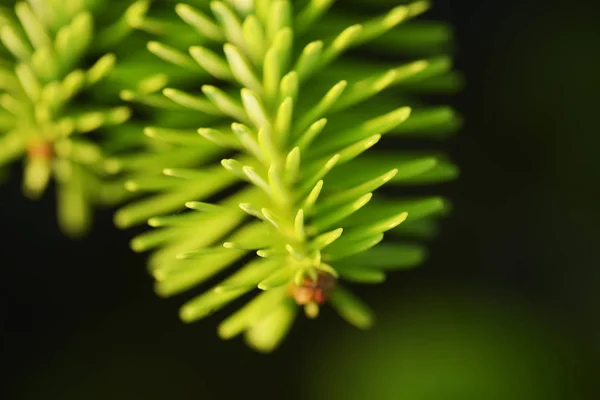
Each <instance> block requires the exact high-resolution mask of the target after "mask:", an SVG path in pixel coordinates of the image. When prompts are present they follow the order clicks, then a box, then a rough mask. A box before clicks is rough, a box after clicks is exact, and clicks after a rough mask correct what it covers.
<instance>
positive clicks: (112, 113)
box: [0, 0, 162, 236]
mask: <svg viewBox="0 0 600 400" xmlns="http://www.w3.org/2000/svg"><path fill="white" fill-rule="evenodd" d="M10 3H12V4H10V5H7V6H6V7H0V167H2V168H5V167H6V166H7V165H8V164H11V163H12V162H15V161H22V163H23V166H24V173H23V184H22V186H23V191H24V194H25V195H26V196H27V197H30V198H38V197H40V196H41V195H42V194H43V192H44V191H45V189H46V187H47V186H48V184H49V183H50V182H51V178H54V180H55V182H56V192H57V197H58V200H57V204H58V219H59V223H60V225H61V228H62V229H63V230H64V231H65V232H66V233H67V234H70V235H73V236H78V235H81V234H83V233H85V231H86V230H87V229H88V228H89V226H90V220H91V214H92V207H93V206H94V205H105V204H114V203H116V202H118V201H121V200H123V199H124V198H126V197H129V194H128V192H126V191H125V190H124V188H123V182H122V181H119V180H117V181H116V182H112V183H111V182H110V179H109V177H110V175H111V174H113V173H114V172H115V171H114V168H113V169H111V168H110V163H109V164H108V165H106V163H105V162H104V158H105V156H106V155H107V154H112V153H115V152H120V153H122V152H126V151H128V150H129V149H130V148H131V147H132V146H135V147H138V148H139V147H140V145H144V143H143V141H141V140H140V136H139V135H138V134H137V132H140V131H141V128H142V126H141V125H140V123H139V122H135V121H131V120H130V117H131V115H132V109H131V107H129V106H125V105H123V103H122V101H121V99H120V98H119V94H120V92H124V93H126V92H127V91H130V90H134V89H135V90H142V91H143V90H146V91H149V90H151V88H152V85H155V82H156V81H157V80H160V76H159V75H157V72H158V71H159V70H160V69H161V68H162V66H161V65H160V63H157V62H149V59H150V57H149V55H148V53H147V52H146V51H145V49H144V46H143V44H144V43H145V41H147V38H148V32H151V33H153V34H157V33H158V34H160V32H154V31H153V30H152V19H151V17H150V16H148V11H149V8H150V5H151V4H150V2H149V1H147V0H138V1H133V0H126V1H119V2H109V1H105V0H29V1H19V2H10ZM144 31H147V32H144ZM151 60H153V59H151ZM153 61H154V60H153ZM151 118H152V119H154V118H155V117H154V116H152V117H151Z"/></svg>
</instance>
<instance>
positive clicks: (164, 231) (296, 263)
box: [115, 0, 458, 351]
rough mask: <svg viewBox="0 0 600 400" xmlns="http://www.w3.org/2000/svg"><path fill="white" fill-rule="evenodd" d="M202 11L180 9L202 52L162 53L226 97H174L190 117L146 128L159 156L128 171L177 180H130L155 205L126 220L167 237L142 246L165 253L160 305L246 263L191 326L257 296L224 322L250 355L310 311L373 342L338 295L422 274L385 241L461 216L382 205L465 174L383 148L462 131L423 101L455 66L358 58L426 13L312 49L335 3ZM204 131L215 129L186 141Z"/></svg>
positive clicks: (136, 161) (403, 248)
mask: <svg viewBox="0 0 600 400" xmlns="http://www.w3.org/2000/svg"><path fill="white" fill-rule="evenodd" d="M196 3H198V4H197V7H192V6H190V5H186V4H178V5H177V6H176V12H177V14H178V15H179V16H180V17H181V19H182V20H183V21H184V22H185V23H187V24H188V25H190V26H191V27H192V28H194V29H195V30H196V31H197V33H198V34H199V36H200V38H201V40H199V43H200V44H195V45H192V46H191V47H189V49H188V52H184V51H182V50H179V49H177V48H175V47H172V46H169V45H166V44H164V43H160V42H156V41H155V42H151V43H149V45H148V48H149V50H150V51H151V52H153V53H154V54H156V55H157V56H158V57H160V58H162V59H163V60H166V61H169V62H171V63H172V64H175V65H178V66H180V67H182V68H185V69H187V70H190V71H193V70H197V71H198V76H200V77H202V79H206V78H205V77H206V75H207V74H209V75H211V76H212V77H213V81H214V84H212V82H211V84H204V85H203V86H202V87H201V93H188V92H186V91H183V90H179V89H175V88H165V89H164V90H163V94H164V96H165V98H166V99H168V100H169V101H170V102H171V103H165V102H161V106H164V107H165V108H173V109H178V108H180V109H187V110H189V111H188V112H187V113H185V112H182V111H178V113H177V116H178V117H179V118H181V120H180V123H179V124H178V126H176V127H174V128H173V127H169V128H165V127H159V126H152V127H148V128H146V129H145V134H146V135H147V136H149V137H151V138H153V139H155V140H156V141H157V142H158V143H161V144H162V145H163V147H162V149H161V151H158V152H156V153H154V154H152V155H148V154H141V155H139V156H132V157H126V158H122V159H120V160H115V162H117V163H119V164H120V165H121V167H122V168H125V169H127V168H131V169H133V170H135V169H136V165H148V166H149V165H153V166H154V168H157V167H161V168H162V169H163V176H149V175H147V174H140V175H139V176H137V177H135V176H134V177H132V179H131V180H130V181H129V182H128V184H127V186H128V188H129V189H130V190H133V191H137V192H147V193H152V194H153V195H151V196H149V197H147V198H145V199H143V200H141V201H139V202H136V203H133V204H130V205H128V206H126V207H124V208H122V209H121V210H119V211H118V213H117V214H116V216H115V221H116V223H117V224H118V225H119V226H121V227H128V226H132V225H135V224H138V223H141V222H144V221H146V220H147V222H148V224H149V225H151V226H152V227H155V228H157V229H154V230H151V231H149V232H146V233H143V234H141V235H139V236H138V237H136V238H135V239H134V240H133V241H132V247H133V248H134V250H136V251H148V250H153V253H152V254H151V256H150V258H149V266H150V269H151V272H152V274H153V276H154V277H155V278H156V280H157V284H156V290H157V292H158V293H159V294H160V295H162V296H170V295H174V294H176V293H180V292H182V291H184V290H186V289H190V288H192V287H194V286H196V285H199V284H201V283H203V282H206V281H209V280H210V279H211V278H212V277H214V276H215V275H217V274H220V273H221V272H222V271H225V269H226V268H228V267H230V266H231V265H233V264H234V263H236V262H239V261H241V260H243V265H242V266H241V267H240V268H239V269H238V270H237V271H236V272H234V273H233V274H232V275H230V276H229V277H227V278H226V279H224V280H222V281H221V282H219V283H218V284H216V285H215V286H214V287H212V288H211V289H209V290H208V291H206V292H205V293H204V294H201V295H199V296H197V297H195V298H193V299H191V300H190V301H188V302H187V303H186V304H185V305H184V306H183V307H182V308H181V313H180V315H181V318H182V319H183V320H184V321H186V322H192V321H196V320H198V319H200V318H203V317H205V316H207V315H209V314H211V313H213V312H215V311H217V310H219V309H221V308H222V307H224V306H225V305H227V304H229V303H230V302H232V301H234V300H236V299H238V298H240V297H242V296H244V295H246V294H248V293H250V292H252V291H253V290H254V289H257V288H258V289H259V290H260V291H261V293H260V294H259V295H258V296H256V297H255V298H254V299H252V300H250V301H249V302H248V303H247V304H246V305H245V306H243V307H242V308H241V309H240V310H239V311H237V312H236V313H234V314H233V315H231V316H230V317H228V318H227V319H225V320H224V321H223V322H222V323H221V324H220V326H219V335H220V336H221V337H222V338H226V339H228V338H232V337H234V336H236V335H238V334H240V333H243V332H245V337H246V340H247V342H248V343H249V344H250V345H251V346H252V347H254V348H256V349H258V350H260V351H271V350H272V349H274V348H275V347H276V346H277V345H278V344H279V343H280V341H281V340H282V338H283V337H284V336H285V334H286V332H287V331H288V330H289V328H290V326H291V324H292V322H293V320H294V318H295V315H296V312H297V309H298V305H300V306H302V307H303V308H304V311H305V313H306V315H307V316H308V317H310V318H314V317H316V316H317V315H318V313H319V307H320V305H321V304H323V303H325V302H328V303H330V304H331V305H332V306H333V307H334V308H335V309H336V310H337V311H338V313H339V314H340V315H341V316H342V317H343V318H345V319H346V320H348V321H349V322H350V323H352V324H354V325H356V326H357V327H360V328H368V327H369V326H371V324H372V322H373V315H372V312H371V310H370V309H369V308H368V306H366V305H364V304H363V303H362V302H361V301H360V300H359V299H358V298H357V297H355V296H354V295H353V294H352V293H351V292H350V291H349V290H348V289H347V288H345V287H344V286H342V285H341V284H340V283H339V281H340V280H346V281H350V282H362V283H379V282H381V281H383V280H384V278H385V273H386V272H387V271H389V270H393V269H401V268H409V267H412V266H414V265H417V264H418V263H419V262H421V261H422V259H423V256H424V252H423V249H422V247H420V246H418V245H415V244H411V243H403V244H398V243H396V242H389V243H380V242H381V241H382V240H383V237H384V233H385V232H387V231H392V232H397V233H398V234H402V235H405V236H412V237H415V236H419V235H427V234H428V233H430V232H431V230H432V229H434V227H435V223H434V222H433V221H434V217H435V216H436V215H438V214H439V213H441V212H444V211H445V210H446V209H447V204H446V202H445V201H444V200H443V199H441V198H439V197H424V198H416V199H400V200H399V199H397V198H393V197H390V196H384V195H380V194H377V195H376V194H375V192H377V191H378V189H379V188H380V187H382V186H384V185H393V184H395V185H415V184H423V183H433V182H440V181H444V180H448V179H452V178H454V177H455V175H456V168H455V167H454V166H453V165H452V164H451V163H450V162H448V161H447V160H446V159H445V158H444V157H443V156H442V157H440V156H437V155H433V154H411V153H405V152H399V151H394V150H389V149H386V148H385V147H384V146H376V145H377V144H378V143H379V142H380V140H381V139H382V135H386V134H389V135H392V136H400V135H403V136H409V135H422V134H423V133H436V132H438V133H439V132H442V133H443V132H448V131H451V130H453V129H454V128H455V127H456V126H457V125H458V122H457V121H458V118H457V117H456V115H455V113H454V112H453V111H452V110H451V109H450V108H448V107H443V106H442V107H423V106H421V105H419V103H418V102H415V100H414V93H415V91H419V90H420V91H427V90H432V89H433V90H438V89H444V88H446V89H447V88H448V87H449V86H454V83H456V76H455V75H454V74H452V73H451V72H450V70H451V63H450V61H449V59H448V57H445V56H441V57H432V58H428V59H421V60H417V61H412V62H408V63H404V64H402V65H399V66H398V65H394V66H390V67H382V66H381V64H375V65H371V64H369V63H368V62H366V61H364V60H361V61H356V60H352V58H351V57H345V56H344V54H345V53H348V52H349V51H350V50H351V49H352V48H354V47H357V46H361V45H364V44H366V43H371V42H373V41H377V40H378V39H380V38H385V37H386V34H387V33H391V32H392V31H393V30H394V29H395V28H396V27H397V26H399V25H400V24H402V23H404V22H405V21H408V20H410V19H411V18H414V17H417V16H418V15H420V14H421V13H423V12H424V11H425V10H426V9H427V8H428V6H429V5H428V2H426V1H417V2H415V3H412V4H409V5H403V6H398V7H395V8H394V9H392V10H391V11H389V12H387V13H385V14H384V15H380V16H377V17H375V18H373V19H371V20H368V21H366V22H364V23H362V24H348V25H347V26H345V27H344V28H343V29H341V30H340V31H339V32H338V33H336V34H335V35H333V36H332V37H326V38H325V40H318V39H317V40H309V39H305V38H306V37H310V34H311V33H314V32H320V31H327V27H330V26H335V25H336V24H339V21H340V18H337V17H336V15H335V13H329V12H328V8H329V7H330V6H331V5H332V3H333V2H332V1H317V0H313V1H308V2H304V3H303V5H301V4H300V3H294V4H292V2H291V1H288V0H255V1H254V2H252V1H242V0H237V1H236V0H230V1H211V2H208V1H206V2H202V1H198V2H196ZM299 5H300V7H299ZM342 20H343V18H342ZM324 34H325V33H324ZM388 40H389V37H388ZM392 87H395V88H403V92H402V96H397V94H393V95H392V94H391V93H390V92H391V90H386V89H391V88H392ZM402 101H406V104H403V105H402V104H398V103H401V102H402ZM167 104H168V106H167ZM407 104H411V105H410V106H409V105H407ZM413 104H414V106H413ZM395 105H398V106H395ZM390 106H394V107H390ZM390 108H391V109H390ZM198 120H203V121H204V122H205V127H203V128H200V129H198V130H197V131H196V132H194V130H195V129H189V127H188V128H187V129H184V128H182V126H183V125H185V124H186V122H190V123H191V121H198ZM219 160H220V162H219ZM211 200H214V201H211ZM184 207H185V208H186V209H187V210H186V211H184V210H183V208H184ZM175 211H177V213H176V214H171V215H170V213H172V212H175ZM405 221H406V222H405ZM401 224H402V225H401ZM405 224H406V226H407V228H406V229H402V226H403V225H405ZM251 254H255V256H254V257H252V256H250V255H251Z"/></svg>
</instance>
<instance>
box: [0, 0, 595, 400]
mask: <svg viewBox="0 0 600 400" xmlns="http://www.w3.org/2000/svg"><path fill="white" fill-rule="evenodd" d="M348 3H349V4H351V3H352V2H348ZM594 3H595V2H594V1H563V2H558V1H534V0H521V1H507V0H504V1H499V0H485V1H483V0H482V1H468V0H451V1H442V0H439V1H438V2H437V6H436V8H435V9H434V11H433V12H432V13H431V14H430V17H435V18H439V19H443V20H446V21H448V22H450V23H452V24H453V25H454V26H455V28H456V34H457V55H456V57H457V61H456V65H457V68H459V69H460V70H461V71H462V72H463V73H464V74H465V75H466V77H467V86H466V87H465V89H464V90H463V92H462V93H461V94H460V95H458V96H456V97H454V98H451V99H450V101H451V103H452V104H453V105H454V106H455V107H457V108H458V110H459V111H460V112H461V113H462V114H464V115H465V117H466V125H465V127H464V128H463V130H462V131H461V132H460V134H459V135H458V136H457V137H456V138H454V139H452V140H451V141H450V142H449V143H448V144H447V145H446V148H447V150H448V151H449V153H450V154H451V155H452V156H453V158H454V159H455V160H456V162H457V163H458V164H459V165H460V167H461V170H462V176H461V178H460V180H459V181H457V182H455V183H452V184H449V185H445V186H443V187H441V188H440V190H442V191H443V192H444V193H446V194H447V195H449V196H450V198H451V199H452V201H453V203H454V205H455V209H454V212H453V214H452V215H451V217H450V218H448V219H447V220H445V221H444V226H443V233H442V235H441V236H440V237H439V238H438V239H436V240H435V241H434V242H433V243H432V245H431V253H432V256H431V258H430V259H429V260H428V262H427V263H426V264H424V265H423V266H422V267H421V268H419V269H417V270H414V271H411V272H399V273H396V274H394V275H392V276H390V277H389V278H388V281H387V282H386V283H385V284H383V285H378V286H374V287H360V288H359V289H358V292H359V293H360V294H361V296H363V297H364V298H365V299H366V300H367V301H368V302H369V303H370V304H371V305H372V306H373V307H374V308H375V309H376V310H377V312H378V314H379V315H380V318H379V319H380V321H379V323H378V324H377V326H376V327H375V328H374V329H373V330H372V331H369V332H358V331H355V330H353V328H351V327H349V326H347V325H346V324H345V323H344V322H342V321H341V320H339V319H338V317H337V316H335V315H334V314H333V312H330V311H325V312H324V313H323V315H322V317H321V318H319V319H318V320H317V321H316V322H310V323H309V322H307V321H305V320H301V321H299V322H298V323H297V325H296V326H295V327H294V329H293V331H292V334H291V335H290V337H289V338H288V339H287V341H286V342H285V343H284V344H283V346H282V347H281V349H280V350H279V351H277V352H276V353H275V354H273V355H270V356H264V355H259V354H256V353H253V352H252V351H251V350H249V349H247V348H246V347H245V346H244V345H243V343H242V342H241V341H239V340H237V341H234V342H222V341H221V340H219V339H218V338H217V336H216V333H215V327H216V325H217V322H218V320H219V318H212V319H208V320H205V321H202V322H199V323H196V324H193V325H191V326H185V325H183V324H182V323H180V322H179V320H178V317H177V310H178V307H179V305H180V304H181V299H180V298H173V299H169V300H163V299H159V298H158V297H156V296H155V295H154V293H153V292H152V280H151V278H150V277H149V276H148V275H147V274H146V270H145V267H144V260H143V257H141V256H139V255H136V254H133V253H132V252H131V251H130V250H129V249H128V245H127V242H128V240H129V238H130V237H131V236H132V235H133V233H134V232H131V231H130V232H119V231H117V230H116V229H115V228H114V227H113V226H112V222H111V213H110V212H109V211H105V212H102V213H100V216H99V218H98V219H97V221H96V225H95V229H94V231H93V233H92V234H91V235H89V236H88V237H87V238H85V239H84V240H81V241H77V242H72V241H70V240H68V239H66V238H64V237H63V236H62V235H61V234H60V233H59V232H58V230H57V228H56V221H55V220H54V217H53V215H54V213H53V207H54V199H53V196H52V193H48V194H46V196H45V198H44V199H43V200H42V201H41V202H38V203H35V202H30V201H28V200H25V199H24V198H23V197H21V194H20V191H19V189H20V188H19V178H20V177H19V176H13V177H11V178H10V179H9V181H8V182H7V184H5V185H3V186H1V187H0V226H1V228H2V233H3V240H2V242H1V243H2V244H1V245H0V251H1V253H2V254H1V257H0V263H1V271H2V277H1V278H0V335H1V343H2V347H1V350H0V351H1V353H0V354H1V356H0V360H1V362H2V364H4V366H3V367H4V368H3V370H4V372H3V373H2V375H0V376H1V378H0V379H1V380H2V381H3V382H2V385H1V386H0V393H2V392H4V391H5V392H6V394H7V396H0V397H1V398H8V399H69V400H70V399H109V398H110V399H138V398H139V399H238V398H259V397H263V398H273V399H284V398H286V399H287V398H290V399H294V398H299V399H309V398H310V399H320V398H329V399H354V398H357V399H360V398H373V399H396V398H398V399H406V400H413V399H427V400H429V399H443V400H447V399H459V398H460V399H496V398H498V399H501V398H505V399H524V400H525V399H532V400H538V399H540V400H541V399H557V400H558V399H567V400H570V399H580V398H581V399H594V398H600V397H596V396H595V395H598V394H599V393H600V391H598V386H597V385H598V382H597V379H595V378H597V375H598V367H597V365H598V361H600V332H599V330H598V322H599V321H598V305H599V302H598V299H599V295H598V292H599V289H600V285H599V284H598V283H599V279H598V278H599V271H600V249H599V247H600V246H599V245H600V234H599V233H598V226H600V211H599V209H598V200H599V197H598V193H597V192H598V190H597V186H598V184H599V182H600V168H599V167H598V162H599V161H600V129H599V125H598V123H597V120H598V115H599V114H600V113H599V112H598V104H599V102H598V91H599V89H600V78H599V76H600V53H599V52H598V42H599V41H598V39H599V38H600V24H599V23H598V20H599V18H598V16H599V12H598V8H599V7H598V5H597V4H594ZM349 6H350V5H349ZM495 396H496V397H495Z"/></svg>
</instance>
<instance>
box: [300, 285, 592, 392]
mask: <svg viewBox="0 0 600 400" xmlns="http://www.w3.org/2000/svg"><path fill="white" fill-rule="evenodd" d="M475 298H476V299H477V301H475ZM517 306H518V308H517ZM382 314H383V315H382V320H381V321H380V323H379V324H378V326H377V328H376V329H374V330H373V331H372V333H371V335H370V338H369V340H363V339H362V338H361V337H359V336H357V335H340V334H339V332H333V331H332V332H328V333H326V334H325V338H324V340H323V342H322V343H320V344H319V345H315V346H314V347H312V348H310V349H308V350H307V351H306V353H305V354H304V359H303V362H304V363H305V364H306V367H305V368H304V370H305V371H307V376H306V382H307V384H306V385H303V390H302V396H301V397H304V398H311V399H316V400H320V399H348V400H355V399H356V400H358V399H366V398H376V399H381V400H395V399H403V400H417V399H418V400H437V399H489V400H503V399H514V400H562V399H567V398H570V399H581V398H582V397H580V395H582V393H581V390H580V388H579V387H578V386H577V382H578V378H579V377H578V372H577V368H578V366H577V365H576V362H577V361H576V360H577V359H578V356H575V355H574V354H573V353H572V347H573V346H571V344H570V343H568V341H565V337H564V336H563V335H561V334H560V333H558V332H560V331H561V329H559V328H558V327H557V326H555V325H554V324H553V323H550V322H549V321H544V320H541V319H540V318H539V316H537V315H536V314H535V313H533V312H531V310H528V309H527V308H526V307H524V306H523V302H522V301H521V302H519V303H514V304H513V303H512V302H511V301H509V300H508V299H494V298H493V297H491V296H489V295H488V294H471V293H468V294H467V293H461V294H456V293H448V292H447V291H446V290H439V291H437V292H436V293H435V294H434V292H433V291H429V290H427V291H426V292H425V293H421V294H419V295H418V296H415V295H408V296H406V295H404V296H398V297H397V300H395V301H394V302H393V304H388V305H387V309H386V311H383V312H382Z"/></svg>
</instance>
